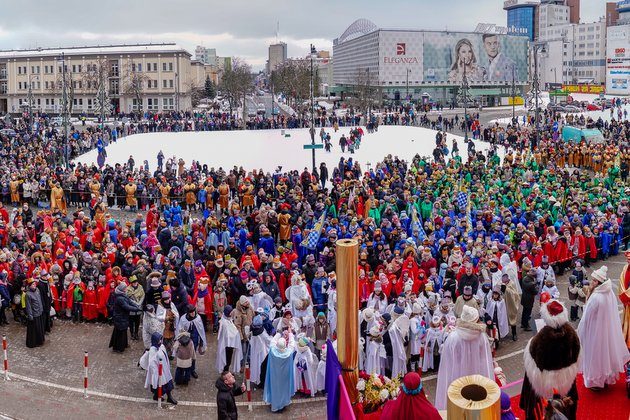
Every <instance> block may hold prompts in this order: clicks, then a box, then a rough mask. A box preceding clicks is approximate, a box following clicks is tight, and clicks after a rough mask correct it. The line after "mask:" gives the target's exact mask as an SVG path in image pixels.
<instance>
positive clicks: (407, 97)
mask: <svg viewBox="0 0 630 420" xmlns="http://www.w3.org/2000/svg"><path fill="white" fill-rule="evenodd" d="M405 100H407V101H408V100H409V69H407V96H406V97H405Z"/></svg>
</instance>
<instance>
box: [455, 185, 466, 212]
mask: <svg viewBox="0 0 630 420" xmlns="http://www.w3.org/2000/svg"><path fill="white" fill-rule="evenodd" d="M460 187H461V185H460ZM467 206H468V194H466V191H460V192H459V193H457V207H459V210H460V211H461V210H463V209H465V208H467Z"/></svg>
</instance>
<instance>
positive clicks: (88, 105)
mask: <svg viewBox="0 0 630 420" xmlns="http://www.w3.org/2000/svg"><path fill="white" fill-rule="evenodd" d="M87 109H92V99H89V98H88V100H87Z"/></svg>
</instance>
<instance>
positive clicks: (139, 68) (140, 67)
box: [138, 63, 142, 72]
mask: <svg viewBox="0 0 630 420" xmlns="http://www.w3.org/2000/svg"><path fill="white" fill-rule="evenodd" d="M138 71H139V72H142V63H138Z"/></svg>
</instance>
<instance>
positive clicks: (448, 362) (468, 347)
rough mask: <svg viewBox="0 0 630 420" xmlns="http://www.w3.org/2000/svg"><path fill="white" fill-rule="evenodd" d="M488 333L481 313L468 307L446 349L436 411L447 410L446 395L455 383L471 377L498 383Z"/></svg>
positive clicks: (451, 335)
mask: <svg viewBox="0 0 630 420" xmlns="http://www.w3.org/2000/svg"><path fill="white" fill-rule="evenodd" d="M485 329H486V326H485V325H483V324H480V323H479V311H476V310H475V309H473V308H471V307H469V306H464V307H463V309H462V315H461V317H460V319H458V320H457V327H456V328H455V331H453V332H452V333H450V334H449V336H448V338H447V339H446V341H445V342H444V345H443V346H442V354H441V359H440V367H439V369H438V381H437V389H436V392H435V408H437V409H438V410H444V409H446V392H447V390H448V387H449V385H450V384H451V383H452V382H453V381H454V380H455V379H458V378H461V377H462V376H468V375H483V376H485V377H487V378H488V379H492V380H493V379H494V367H493V365H492V352H491V349H490V342H489V341H488V338H487V336H486V334H485Z"/></svg>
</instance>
